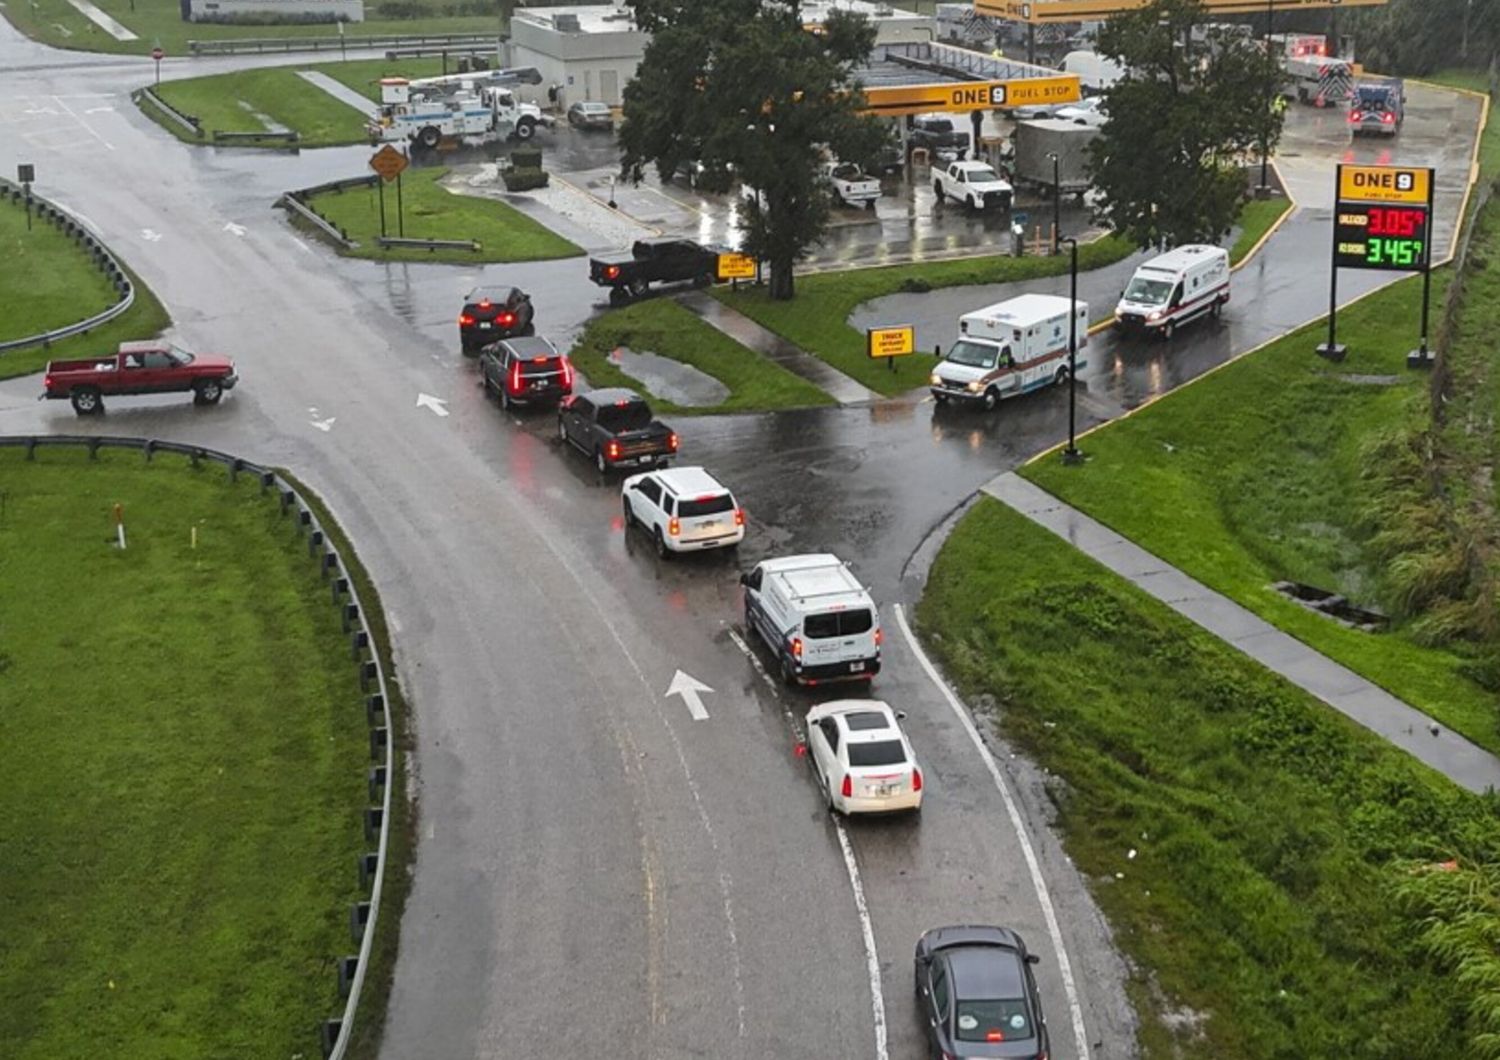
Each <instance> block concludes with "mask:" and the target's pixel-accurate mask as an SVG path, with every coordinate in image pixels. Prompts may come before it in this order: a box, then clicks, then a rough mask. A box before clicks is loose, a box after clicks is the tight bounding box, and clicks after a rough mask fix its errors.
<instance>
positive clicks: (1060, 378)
mask: <svg viewBox="0 0 1500 1060" xmlns="http://www.w3.org/2000/svg"><path fill="white" fill-rule="evenodd" d="M1052 385H1053V386H1067V385H1068V370H1067V369H1066V368H1059V369H1058V370H1057V374H1056V375H1055V376H1053V377H1052Z"/></svg>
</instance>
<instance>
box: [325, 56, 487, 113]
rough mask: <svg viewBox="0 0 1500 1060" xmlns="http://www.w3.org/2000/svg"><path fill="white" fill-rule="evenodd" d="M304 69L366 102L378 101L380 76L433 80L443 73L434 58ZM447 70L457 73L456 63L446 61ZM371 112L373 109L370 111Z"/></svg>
mask: <svg viewBox="0 0 1500 1060" xmlns="http://www.w3.org/2000/svg"><path fill="white" fill-rule="evenodd" d="M305 69H308V70H318V71H321V72H322V73H325V74H327V75H328V76H329V77H331V78H333V79H334V80H335V81H339V82H342V83H343V84H345V85H347V86H349V87H350V88H352V89H354V91H356V92H359V93H361V94H363V95H364V96H366V97H367V98H368V99H369V100H370V102H371V103H372V104H373V103H379V102H380V84H379V81H380V79H381V78H382V77H410V78H418V77H437V76H438V75H439V74H441V73H442V72H443V60H442V59H441V58H438V59H394V60H391V59H361V60H358V61H355V62H347V63H319V64H317V65H316V66H309V67H305ZM448 71H449V72H450V73H457V72H458V64H457V62H455V61H454V60H453V59H449V60H448ZM372 109H373V108H372Z"/></svg>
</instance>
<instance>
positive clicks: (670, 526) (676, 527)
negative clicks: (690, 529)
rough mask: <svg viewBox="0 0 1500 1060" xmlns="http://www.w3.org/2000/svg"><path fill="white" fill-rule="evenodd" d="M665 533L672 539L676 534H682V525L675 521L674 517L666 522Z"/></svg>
mask: <svg viewBox="0 0 1500 1060" xmlns="http://www.w3.org/2000/svg"><path fill="white" fill-rule="evenodd" d="M667 533H668V535H670V536H672V537H676V536H677V535H678V534H680V533H682V523H681V522H680V521H679V520H678V519H677V517H676V516H675V515H674V516H673V517H672V518H670V519H668V520H667Z"/></svg>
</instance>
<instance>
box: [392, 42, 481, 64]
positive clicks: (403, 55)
mask: <svg viewBox="0 0 1500 1060" xmlns="http://www.w3.org/2000/svg"><path fill="white" fill-rule="evenodd" d="M494 50H495V49H494V46H493V45H489V44H475V45H472V46H467V45H457V44H456V45H453V46H452V47H449V46H447V45H443V44H418V45H414V46H412V47H410V48H387V49H386V52H385V57H386V60H387V61H393V60H396V59H424V58H428V57H430V56H433V55H452V56H454V57H459V56H474V55H489V54H490V53H491V52H493V51H494Z"/></svg>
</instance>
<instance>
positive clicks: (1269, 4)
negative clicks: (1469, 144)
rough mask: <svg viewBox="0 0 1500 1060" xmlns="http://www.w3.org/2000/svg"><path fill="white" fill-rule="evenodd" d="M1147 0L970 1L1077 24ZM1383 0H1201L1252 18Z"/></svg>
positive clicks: (995, 10) (1023, 16) (1005, 12)
mask: <svg viewBox="0 0 1500 1060" xmlns="http://www.w3.org/2000/svg"><path fill="white" fill-rule="evenodd" d="M1149 3H1150V0H974V13H975V14H979V15H992V16H995V17H997V18H1004V19H1009V20H1010V21H1012V22H1031V23H1043V22H1079V21H1093V20H1094V19H1105V18H1112V17H1114V16H1115V15H1123V14H1125V13H1127V12H1130V11H1137V10H1139V9H1141V8H1143V7H1145V6H1146V5H1147V4H1149ZM1386 3H1387V0H1203V9H1204V10H1205V11H1206V12H1208V13H1209V14H1210V15H1256V14H1262V13H1264V12H1265V11H1266V10H1268V9H1269V10H1270V11H1271V12H1273V13H1275V12H1278V11H1309V10H1312V9H1314V8H1324V7H1381V6H1383V5H1384V4H1386Z"/></svg>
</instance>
